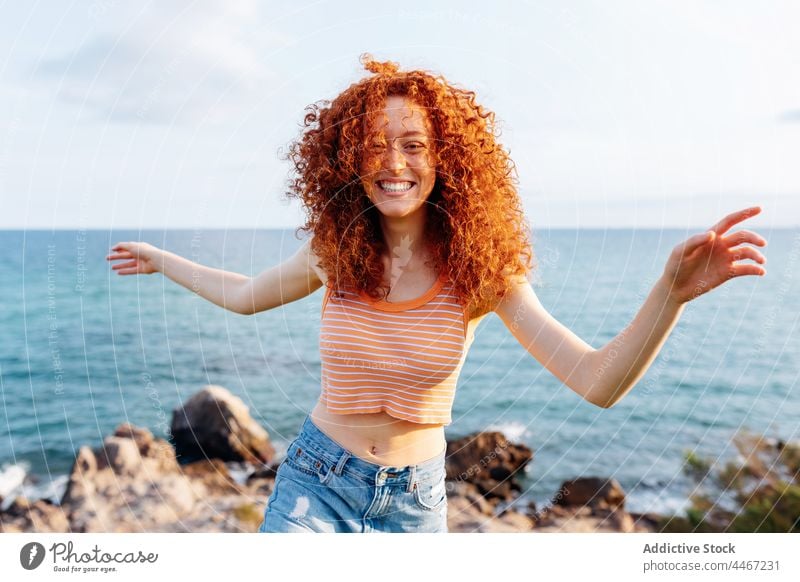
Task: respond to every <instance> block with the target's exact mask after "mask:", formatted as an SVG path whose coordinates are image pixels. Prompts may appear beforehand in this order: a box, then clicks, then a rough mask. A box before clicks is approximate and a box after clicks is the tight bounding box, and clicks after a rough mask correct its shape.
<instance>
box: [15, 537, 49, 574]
mask: <svg viewBox="0 0 800 582" xmlns="http://www.w3.org/2000/svg"><path fill="white" fill-rule="evenodd" d="M44 554H45V552H44V546H43V545H42V544H40V543H39V542H30V543H28V544H25V545H24V546H22V549H21V550H20V551H19V563H20V564H22V567H23V568H25V569H26V570H35V569H36V568H38V567H39V566H40V565H41V563H42V561H43V560H44Z"/></svg>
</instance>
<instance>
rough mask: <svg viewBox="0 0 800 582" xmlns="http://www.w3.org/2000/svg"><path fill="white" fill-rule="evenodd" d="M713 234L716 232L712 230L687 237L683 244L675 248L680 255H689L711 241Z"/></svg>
mask: <svg viewBox="0 0 800 582" xmlns="http://www.w3.org/2000/svg"><path fill="white" fill-rule="evenodd" d="M713 236H715V233H714V232H712V231H706V232H703V233H700V234H696V235H694V236H692V237H689V238H688V239H686V240H685V241H684V243H683V244H682V245H678V246H677V247H676V249H675V250H676V251H677V253H678V254H679V255H680V256H686V255H689V254H691V253H692V252H693V251H695V250H696V249H698V248H700V247H701V246H703V245H704V244H706V243H707V242H709V241H711V240H712V237H713Z"/></svg>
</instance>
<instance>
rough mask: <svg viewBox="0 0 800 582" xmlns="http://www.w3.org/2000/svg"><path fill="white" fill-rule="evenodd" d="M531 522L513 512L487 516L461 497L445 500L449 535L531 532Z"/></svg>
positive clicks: (520, 514) (524, 516)
mask: <svg viewBox="0 0 800 582" xmlns="http://www.w3.org/2000/svg"><path fill="white" fill-rule="evenodd" d="M532 527H533V520H532V519H530V518H529V517H528V516H526V515H524V514H522V513H519V512H517V511H515V510H508V511H505V512H503V513H502V514H501V515H499V516H492V515H487V514H486V513H484V512H482V511H481V510H480V509H479V508H478V507H477V506H476V505H475V504H474V503H472V502H471V501H470V500H468V499H467V498H466V497H464V496H461V495H453V496H452V497H451V496H448V498H447V529H448V530H449V531H450V533H513V532H526V531H531V528H532Z"/></svg>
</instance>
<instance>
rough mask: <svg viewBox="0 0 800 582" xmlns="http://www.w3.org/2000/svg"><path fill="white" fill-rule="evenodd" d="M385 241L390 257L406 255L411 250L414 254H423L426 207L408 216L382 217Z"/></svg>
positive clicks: (423, 206)
mask: <svg viewBox="0 0 800 582" xmlns="http://www.w3.org/2000/svg"><path fill="white" fill-rule="evenodd" d="M380 220H381V230H382V231H383V240H384V242H385V243H386V248H387V249H388V251H389V255H390V256H392V254H399V253H404V252H407V251H408V250H410V251H411V252H412V253H413V254H419V253H421V252H422V251H423V250H424V248H425V223H426V214H425V205H424V204H423V205H422V207H421V208H420V209H419V211H418V212H415V213H413V214H410V215H408V216H401V217H387V216H383V215H382V216H381V218H380Z"/></svg>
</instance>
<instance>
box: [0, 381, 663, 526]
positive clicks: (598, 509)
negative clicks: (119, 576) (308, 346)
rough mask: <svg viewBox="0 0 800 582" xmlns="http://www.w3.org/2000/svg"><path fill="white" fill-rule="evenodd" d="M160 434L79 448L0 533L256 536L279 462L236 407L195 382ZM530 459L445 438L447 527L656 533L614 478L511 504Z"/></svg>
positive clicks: (225, 395)
mask: <svg viewBox="0 0 800 582" xmlns="http://www.w3.org/2000/svg"><path fill="white" fill-rule="evenodd" d="M171 429H172V430H171V434H172V438H173V442H172V443H170V442H168V441H166V440H163V439H159V438H155V437H154V436H153V435H152V433H150V431H148V430H147V429H145V428H140V427H136V426H132V425H130V424H122V425H120V426H119V427H117V429H116V430H115V431H114V434H112V435H110V436H108V437H106V438H105V439H104V441H103V444H102V446H100V447H99V448H97V449H91V448H90V447H87V446H83V447H81V448H80V449H79V451H78V453H77V455H76V457H75V462H74V464H73V467H72V470H71V472H70V476H69V482H68V485H67V488H66V491H65V493H64V495H63V497H62V498H61V501H60V503H59V504H55V503H52V502H49V501H47V500H44V499H40V500H36V501H30V500H27V499H25V498H22V497H17V498H16V499H14V500H13V502H12V503H11V504H10V505H9V506H8V508H7V509H6V510H5V511H2V512H0V531H2V532H218V531H219V532H255V531H256V530H257V529H258V526H259V524H260V523H261V520H262V515H263V510H264V507H265V505H266V502H267V499H268V498H269V495H270V494H271V493H272V488H273V484H274V479H275V470H276V468H277V466H278V464H279V463H280V460H281V459H276V458H275V457H276V454H275V450H274V448H273V447H272V444H271V443H270V440H269V435H268V434H267V432H266V431H265V430H264V428H263V427H261V426H260V425H259V424H258V423H257V422H255V421H254V420H253V418H252V417H251V416H250V414H249V411H248V409H247V407H246V406H245V405H244V403H243V402H242V401H241V400H240V399H239V398H237V397H236V396H234V395H232V394H231V393H230V392H228V391H227V390H226V389H224V388H222V387H219V386H206V387H204V388H203V389H202V390H201V391H200V392H198V393H197V394H195V395H194V396H193V397H192V398H190V399H189V400H188V401H187V402H185V403H184V404H183V405H182V406H180V407H178V408H176V409H175V410H174V411H173V417H172V427H171ZM532 458H533V452H532V451H531V450H530V449H529V448H528V447H526V446H525V445H522V444H515V443H512V442H510V441H509V440H508V439H506V437H505V436H504V435H503V434H502V433H499V432H482V433H477V434H472V435H468V436H466V437H463V438H461V439H458V440H456V441H450V442H448V444H447V495H448V523H449V528H450V531H451V532H648V531H658V528H659V527H660V526H659V524H660V523H662V520H661V518H660V516H657V515H638V514H632V513H628V512H627V511H626V510H625V493H624V491H623V490H622V488H621V487H620V485H619V483H617V482H616V481H615V480H613V479H604V478H600V477H597V478H581V479H576V480H572V481H567V482H564V483H563V484H562V485H561V487H560V489H559V490H558V491H556V492H554V496H553V498H552V500H551V501H550V503H548V504H547V505H546V506H544V507H540V508H537V507H536V506H535V504H533V503H532V502H530V503H527V504H525V505H524V506H520V505H521V502H520V501H519V500H518V494H519V492H520V490H521V487H520V485H519V483H518V481H517V479H516V475H517V474H519V472H520V471H522V470H523V469H524V468H525V466H526V465H527V464H528V463H530V462H531V460H532ZM0 501H2V500H0Z"/></svg>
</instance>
